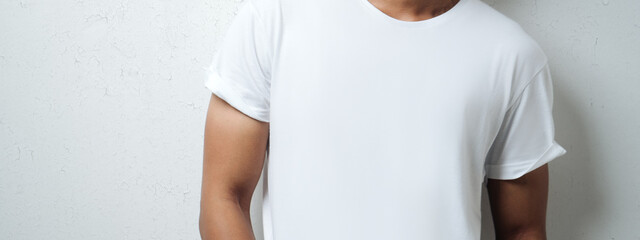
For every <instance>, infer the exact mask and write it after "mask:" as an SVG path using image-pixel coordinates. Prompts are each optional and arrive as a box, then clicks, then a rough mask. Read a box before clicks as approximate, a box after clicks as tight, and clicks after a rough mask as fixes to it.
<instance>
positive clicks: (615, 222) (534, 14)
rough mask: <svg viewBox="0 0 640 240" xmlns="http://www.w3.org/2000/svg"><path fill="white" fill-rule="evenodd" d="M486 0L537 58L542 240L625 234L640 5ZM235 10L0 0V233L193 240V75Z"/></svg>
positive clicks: (200, 95)
mask: <svg viewBox="0 0 640 240" xmlns="http://www.w3.org/2000/svg"><path fill="white" fill-rule="evenodd" d="M485 2H487V3H488V4H490V5H492V6H493V7H495V8H496V9H498V10H499V11H501V12H503V13H504V14H506V15H507V16H509V17H512V18H513V19H514V20H516V21H518V22H520V23H521V24H522V26H523V27H524V28H525V29H526V30H527V31H528V32H529V33H530V34H531V35H532V36H533V37H534V38H535V39H536V40H538V42H539V43H540V45H541V46H542V47H543V49H544V50H545V51H546V53H547V55H548V56H549V59H550V65H551V70H552V75H553V77H554V94H555V104H554V116H555V120H556V139H557V141H558V142H559V143H560V144H561V145H563V146H564V147H565V148H566V149H567V151H568V153H567V154H566V155H565V156H562V157H560V158H558V159H556V160H554V161H553V162H551V163H550V181H551V183H550V184H551V186H550V191H549V195H550V196H549V198H550V199H549V206H548V208H549V209H548V237H549V239H563V240H564V239H640V229H639V228H638V226H640V174H638V173H639V172H640V162H639V160H640V159H639V158H640V148H639V146H640V145H639V144H640V137H639V136H640V111H639V110H640V94H639V93H638V92H639V90H640V45H639V44H638V43H640V14H638V13H640V2H639V1H637V0H565V1H554V0H533V1H530V0H485ZM240 3H241V1H232V0H196V1H177V0H164V1H151V0H139V1H131V0H112V1H99V0H73V1H72V0H57V1H43V0H40V1H35V0H2V1H0V239H45V238H46V239H78V240H79V239H198V238H199V233H198V210H199V201H200V184H201V182H200V181H201V176H202V175H201V174H202V172H201V171H202V148H203V146H202V140H203V127H204V117H205V114H206V109H207V104H208V100H209V96H210V92H209V91H208V90H207V89H206V88H205V87H204V85H203V79H204V77H206V71H205V70H204V68H205V67H207V66H208V64H209V62H210V60H211V57H212V55H213V52H214V50H215V49H216V47H217V45H218V43H219V42H220V41H221V40H222V37H223V35H224V33H225V31H226V29H227V27H228V24H229V23H230V20H231V19H232V18H233V16H234V14H235V12H236V11H237V7H238V6H240ZM261 185H262V180H261V181H260V182H259V183H258V186H259V187H258V189H257V190H256V192H255V194H254V201H253V205H252V213H253V217H252V218H253V219H252V220H253V224H254V229H255V232H256V235H257V236H258V239H262V238H261V235H262V229H261V223H262V222H261V215H260V211H259V207H260V201H261V194H262V190H261V188H260V186H261ZM483 197H484V203H483V204H484V205H483V207H484V209H483V239H485V240H488V239H491V237H492V235H493V226H492V225H491V218H490V212H489V208H488V202H487V201H486V191H485V195H484V196H483Z"/></svg>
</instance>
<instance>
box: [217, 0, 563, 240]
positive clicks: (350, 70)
mask: <svg viewBox="0 0 640 240" xmlns="http://www.w3.org/2000/svg"><path fill="white" fill-rule="evenodd" d="M207 70H208V72H207V73H208V75H207V78H206V79H205V81H204V85H205V86H206V87H207V88H208V89H209V90H210V91H211V92H212V93H213V94H215V95H217V96H219V97H221V98H222V99H224V100H225V101H227V102H228V103H229V104H230V105H231V106H233V107H234V108H236V109H238V110H239V111H240V112H242V113H244V114H246V115H247V116H249V117H251V118H253V119H255V120H257V121H262V122H269V125H270V130H269V134H270V135H269V148H268V155H267V157H266V159H265V160H266V161H265V165H264V176H263V177H264V179H263V180H264V181H263V182H264V186H263V187H264V193H263V194H264V195H263V197H264V200H263V206H262V207H263V224H264V234H265V236H264V237H265V239H266V240H300V239H310V240H315V239H319V240H320V239H322V240H326V239H332V240H340V239H345V240H347V239H348V240H353V239H367V240H372V239H373V240H375V239H480V224H481V222H480V221H481V215H480V214H481V210H480V202H481V190H482V187H483V184H484V183H485V181H486V179H487V178H493V179H516V178H518V177H521V176H523V175H524V174H526V173H528V172H530V171H532V170H534V169H536V168H538V167H540V166H542V165H543V164H545V163H548V162H550V161H552V160H553V159H556V158H557V157H559V156H562V155H564V154H565V153H566V150H565V149H564V148H563V147H562V146H561V145H560V144H559V143H558V142H556V141H555V139H554V121H553V116H552V105H553V83H552V77H551V71H550V66H549V62H548V58H547V56H546V55H545V53H544V51H543V50H542V49H541V47H540V46H539V45H538V43H537V42H536V41H535V40H534V39H533V38H532V37H531V36H530V35H529V34H527V33H526V32H525V31H524V30H523V28H522V27H521V26H520V25H519V24H518V23H516V22H515V21H513V20H512V19H510V18H508V17H506V16H505V15H503V14H501V13H499V12H498V11H496V10H495V9H493V8H492V7H490V6H489V5H487V4H485V3H484V2H482V1H480V0H460V1H459V2H458V3H457V4H456V5H455V6H454V7H453V8H451V9H449V10H448V11H447V12H445V13H443V14H441V15H438V16H436V17H434V18H431V19H427V20H422V21H413V22H412V21H402V20H399V19H395V18H392V17H390V16H388V15H386V14H385V13H384V12H382V11H380V10H378V9H377V8H376V7H375V6H374V5H373V4H371V3H370V2H368V1H367V0H322V1H317V0H245V1H244V2H243V3H242V4H241V6H240V8H239V11H238V13H237V15H236V16H235V17H234V19H233V21H232V22H231V25H229V28H228V30H227V31H226V33H225V36H224V38H223V41H222V42H221V45H220V46H219V47H218V50H217V52H216V53H215V55H214V58H213V61H212V62H211V64H210V65H209V67H208V68H207Z"/></svg>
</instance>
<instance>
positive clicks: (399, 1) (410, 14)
mask: <svg viewBox="0 0 640 240" xmlns="http://www.w3.org/2000/svg"><path fill="white" fill-rule="evenodd" d="M459 1H460V0H369V2H370V3H371V4H372V5H374V6H375V7H376V8H378V9H380V11H382V12H384V13H385V14H387V15H389V16H390V17H392V18H395V19H398V20H402V21H409V22H413V21H422V20H427V19H430V18H434V17H436V16H438V15H440V14H442V13H444V12H446V11H448V10H449V9H451V8H452V7H453V6H454V5H456V4H457V3H458V2H459Z"/></svg>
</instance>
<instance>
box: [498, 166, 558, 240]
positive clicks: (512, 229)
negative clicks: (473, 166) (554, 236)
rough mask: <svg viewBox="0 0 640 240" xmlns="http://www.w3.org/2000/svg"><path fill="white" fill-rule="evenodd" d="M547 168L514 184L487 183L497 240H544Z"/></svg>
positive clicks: (514, 181)
mask: <svg viewBox="0 0 640 240" xmlns="http://www.w3.org/2000/svg"><path fill="white" fill-rule="evenodd" d="M548 187H549V167H548V164H544V165H542V166H540V167H538V168H536V169H535V170H533V171H531V172H529V173H527V174H525V175H523V176H522V177H520V178H517V179H513V180H498V179H490V178H489V179H487V191H488V193H489V194H488V195H489V200H490V205H491V215H492V216H493V222H494V228H495V232H496V240H516V239H517V240H546V239H547V236H546V226H545V225H546V212H547V197H548Z"/></svg>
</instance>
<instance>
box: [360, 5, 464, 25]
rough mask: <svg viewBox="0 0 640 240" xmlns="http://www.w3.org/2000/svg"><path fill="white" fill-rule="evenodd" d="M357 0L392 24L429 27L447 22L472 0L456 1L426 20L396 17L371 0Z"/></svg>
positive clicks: (376, 15) (375, 15) (377, 16)
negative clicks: (409, 19) (440, 12)
mask: <svg viewBox="0 0 640 240" xmlns="http://www.w3.org/2000/svg"><path fill="white" fill-rule="evenodd" d="M357 1H359V2H361V3H362V5H363V6H364V7H365V8H367V10H368V11H369V12H371V13H372V15H373V16H374V17H376V18H379V19H381V20H383V21H385V22H388V23H390V24H393V25H397V26H403V27H428V26H435V25H439V24H441V23H443V22H447V21H449V20H451V19H452V18H455V17H456V15H459V14H460V11H461V10H460V9H461V8H463V7H464V5H466V4H467V2H469V1H472V0H459V1H458V3H456V5H453V7H451V8H450V9H449V10H447V11H446V12H444V13H442V14H440V15H438V16H435V17H432V18H429V19H425V20H420V21H405V20H400V19H396V18H394V17H391V16H389V15H387V14H386V13H384V12H383V11H381V10H380V9H378V8H377V7H376V6H375V5H373V4H372V3H371V2H369V0H357Z"/></svg>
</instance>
